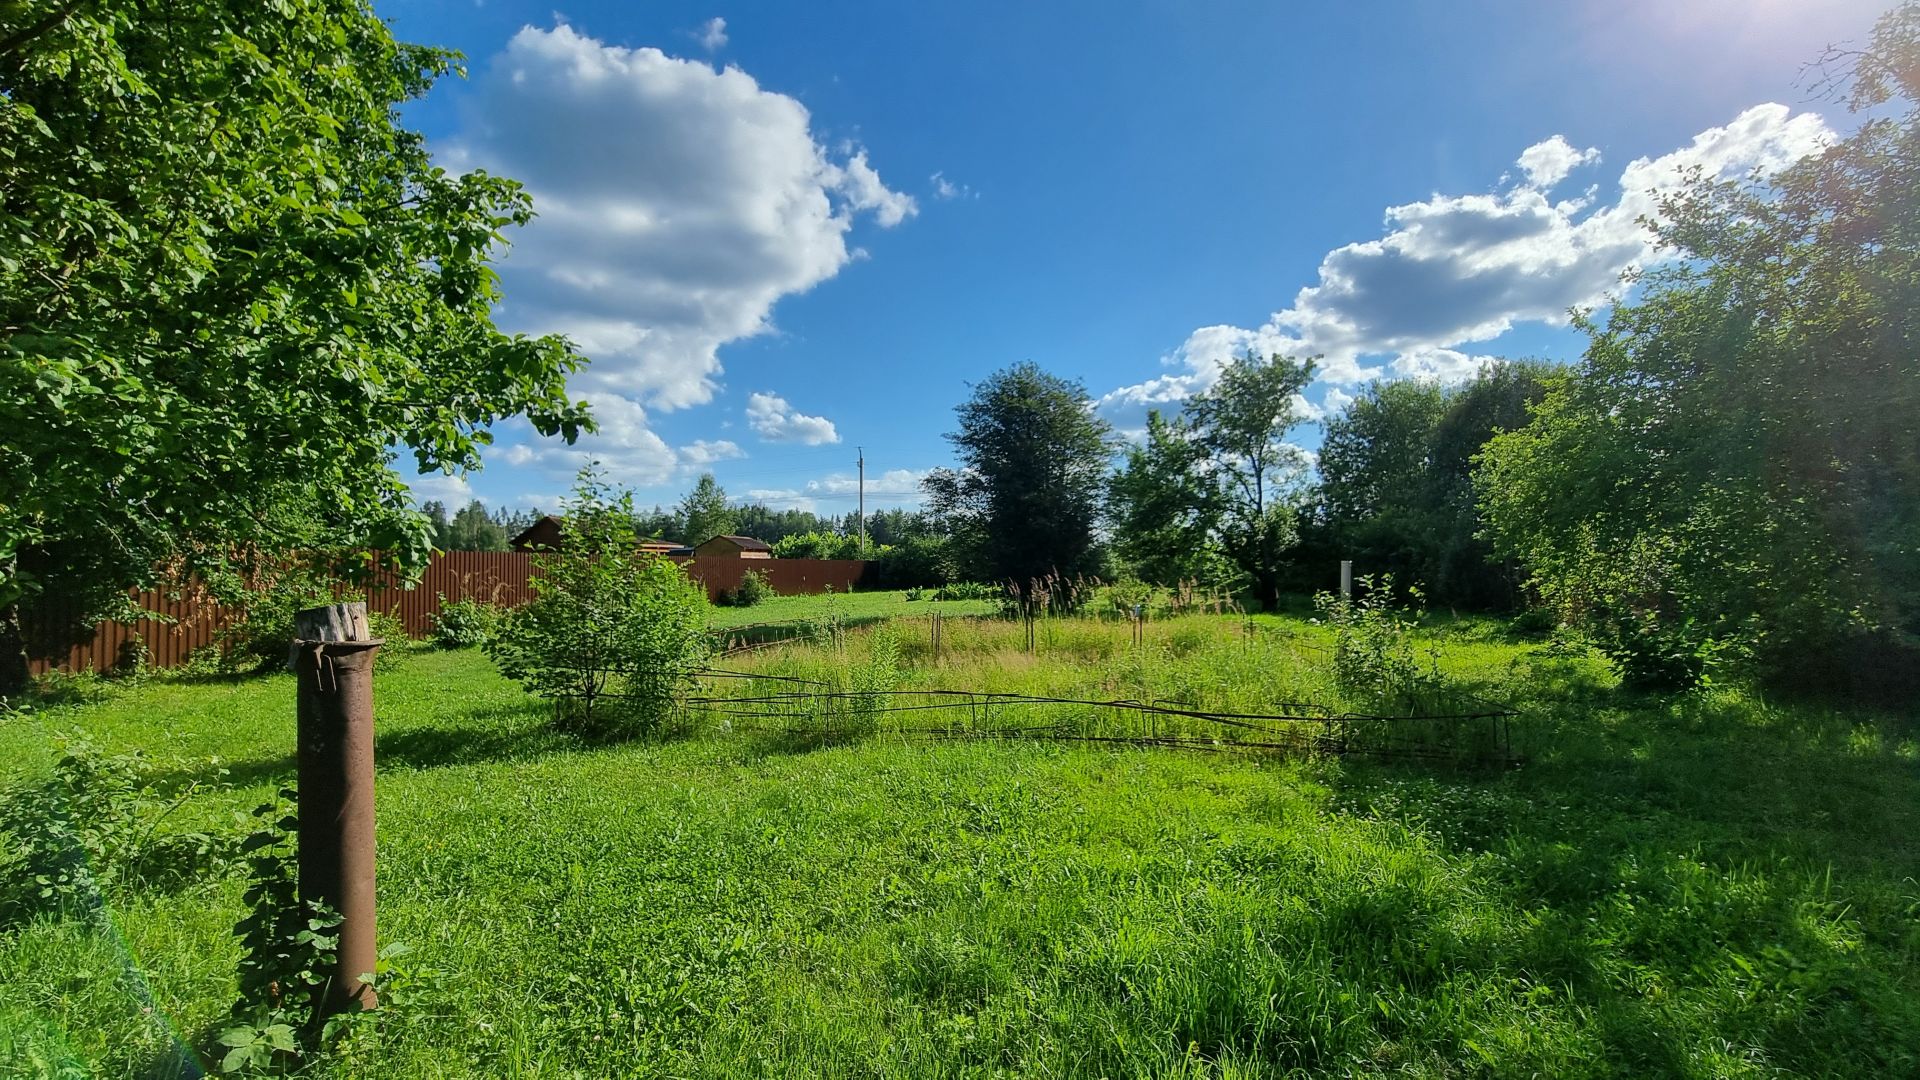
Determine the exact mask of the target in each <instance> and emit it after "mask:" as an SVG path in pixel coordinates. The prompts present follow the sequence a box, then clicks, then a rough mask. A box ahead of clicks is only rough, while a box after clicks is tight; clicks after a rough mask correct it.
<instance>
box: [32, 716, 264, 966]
mask: <svg viewBox="0 0 1920 1080" xmlns="http://www.w3.org/2000/svg"><path fill="white" fill-rule="evenodd" d="M52 745H53V748H54V749H55V751H56V752H57V754H58V757H57V758H55V760H54V761H53V764H52V768H51V775H50V776H48V777H47V778H46V779H44V780H41V781H38V782H30V781H23V780H18V779H16V780H15V782H14V786H12V787H9V788H7V789H5V790H0V934H4V933H5V932H7V931H8V930H9V929H10V928H13V927H16V926H18V925H19V924H21V923H23V922H26V921H28V920H30V919H32V918H35V917H37V916H56V917H66V918H77V919H89V920H90V919H95V918H99V917H101V916H102V914H103V913H104V911H105V910H106V907H105V905H106V904H107V902H108V901H109V900H110V899H111V898H112V895H113V894H115V893H119V892H120V891H121V890H128V889H132V888H135V887H143V888H147V889H164V888H167V887H169V886H170V885H171V884H173V883H176V882H178V881H182V880H186V879H190V878H192V877H193V876H194V875H195V874H198V873H201V872H204V871H206V870H208V869H209V868H212V867H216V866H218V865H220V864H221V863H222V862H223V861H224V860H225V859H226V858H227V857H228V856H229V855H230V853H231V848H232V845H231V843H230V842H229V841H227V840H225V839H223V838H221V837H220V836H217V835H214V834H211V833H207V832H199V831H193V830H187V829H169V830H162V828H161V827H162V825H164V824H165V823H166V822H167V820H168V818H170V817H171V816H172V815H173V814H174V812H175V811H177V810H179V809H180V807H181V806H182V804H184V803H185V802H187V801H188V800H189V799H191V798H192V797H193V796H194V795H195V794H197V793H199V792H200V790H201V788H202V787H203V786H207V787H217V786H218V784H219V777H218V776H215V777H212V778H210V779H209V780H208V781H207V782H206V784H204V785H203V784H201V783H193V784H188V785H186V786H185V788H184V789H183V790H181V791H179V792H177V793H176V792H170V791H163V790H161V789H160V787H159V786H158V785H157V784H156V783H155V781H154V779H153V777H152V775H151V772H152V770H151V768H150V767H149V765H148V763H147V761H146V760H145V759H144V757H143V756H142V754H141V753H140V751H138V750H133V751H129V752H125V753H114V754H108V753H103V752H102V751H101V750H100V749H99V748H98V747H97V746H95V745H94V744H93V743H92V742H91V741H89V740H88V739H87V738H86V737H85V736H84V735H81V734H79V733H68V734H61V735H56V736H55V737H54V739H53V740H52Z"/></svg>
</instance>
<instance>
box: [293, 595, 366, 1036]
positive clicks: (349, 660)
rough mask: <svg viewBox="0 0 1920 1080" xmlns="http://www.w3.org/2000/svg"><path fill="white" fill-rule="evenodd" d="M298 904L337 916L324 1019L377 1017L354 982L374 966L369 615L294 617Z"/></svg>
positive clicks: (359, 608) (346, 612)
mask: <svg viewBox="0 0 1920 1080" xmlns="http://www.w3.org/2000/svg"><path fill="white" fill-rule="evenodd" d="M293 620H294V638H295V640H294V643H293V656H292V662H293V670H294V674H295V676H296V677H297V678H298V680H299V697H298V713H297V715H298V717H299V727H298V730H297V734H296V739H297V742H298V746H297V753H296V761H297V763H298V767H299V774H300V794H299V804H298V817H299V822H300V899H301V901H302V902H306V903H323V904H326V905H327V906H328V907H331V908H333V909H334V910H335V911H337V912H339V914H340V944H339V949H338V951H337V952H336V954H335V963H334V970H333V971H332V972H331V973H330V975H331V978H330V979H329V981H328V986H327V994H326V997H325V999H324V1000H323V1001H322V1002H321V1005H320V1010H321V1013H322V1015H330V1014H333V1013H337V1012H347V1011H351V1010H359V1009H371V1008H374V1007H375V1006H376V1005H377V1004H378V1001H377V999H376V998H375V997H374V992H373V987H371V986H369V985H367V984H366V982H364V981H363V980H362V979H361V976H363V975H367V974H369V973H371V972H372V971H373V966H374V962H375V960H376V958H377V950H376V946H375V944H374V929H373V927H374V914H373V859H374V838H373V658H374V656H375V655H376V654H378V653H379V651H380V646H381V644H382V642H381V641H380V640H379V639H378V638H375V637H374V636H373V635H372V634H371V633H370V632H369V630H368V626H367V605H365V604H363V603H351V604H330V605H328V606H326V607H319V608H310V609H308V610H306V611H302V612H298V613H296V614H295V615H294V617H293Z"/></svg>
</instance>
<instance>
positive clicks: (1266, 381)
mask: <svg viewBox="0 0 1920 1080" xmlns="http://www.w3.org/2000/svg"><path fill="white" fill-rule="evenodd" d="M1313 372H1314V362H1313V361H1312V360H1295V359H1293V358H1291V357H1286V356H1279V355H1275V356H1272V357H1269V358H1268V359H1265V360H1262V359H1261V358H1260V357H1258V356H1256V355H1255V354H1254V353H1253V351H1252V350H1248V351H1247V352H1246V353H1245V354H1244V355H1242V356H1240V357H1238V358H1236V359H1235V360H1234V361H1233V362H1232V363H1231V364H1228V365H1227V367H1226V369H1225V370H1224V371H1222V372H1221V373H1220V379H1219V381H1217V382H1215V383H1214V384H1213V386H1211V387H1209V388H1208V389H1207V390H1206V391H1205V392H1203V393H1200V394H1196V395H1195V396H1194V397H1193V399H1192V400H1190V401H1189V402H1188V403H1187V410H1186V411H1187V417H1188V420H1189V422H1190V423H1191V424H1192V425H1193V431H1194V435H1195V438H1196V439H1197V441H1198V443H1199V445H1201V446H1203V447H1205V448H1206V449H1207V451H1208V453H1209V454H1210V455H1211V457H1212V460H1211V463H1210V466H1211V468H1210V472H1209V476H1210V477H1211V479H1212V481H1213V484H1214V485H1215V487H1216V490H1217V491H1218V492H1219V495H1218V497H1219V499H1220V506H1221V522H1220V526H1219V539H1220V547H1221V549H1222V550H1224V551H1225V552H1226V553H1227V556H1228V557H1229V558H1231V559H1232V560H1233V562H1234V563H1235V565H1237V566H1238V567H1239V568H1240V570H1241V571H1242V572H1243V573H1244V574H1246V576H1247V578H1248V580H1249V581H1251V583H1252V586H1253V593H1254V596H1255V597H1256V598H1257V599H1258V600H1259V602H1260V603H1261V604H1263V605H1265V606H1267V607H1272V606H1273V605H1275V604H1276V603H1278V602H1279V599H1280V574H1281V559H1282V558H1283V557H1284V555H1285V553H1286V550H1287V548H1289V547H1291V546H1292V545H1293V542H1294V540H1295V538H1296V536H1297V533H1296V531H1295V525H1294V512H1295V505H1294V503H1295V501H1296V500H1297V498H1298V496H1299V494H1300V488H1301V480H1302V478H1303V477H1304V476H1305V473H1306V463H1305V461H1304V460H1303V458H1302V455H1301V454H1300V451H1299V450H1298V449H1296V448H1295V447H1293V446H1292V445H1291V444H1289V443H1288V442H1287V441H1286V435H1287V432H1288V431H1290V430H1292V429H1293V427H1294V426H1295V425H1296V424H1298V423H1299V422H1300V416H1299V414H1298V413H1297V411H1296V409H1295V404H1294V402H1295V399H1296V398H1297V397H1298V396H1299V393H1300V391H1301V390H1302V389H1303V388H1305V386H1306V385H1307V383H1309V382H1311V381H1312V380H1313Z"/></svg>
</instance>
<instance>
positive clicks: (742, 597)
mask: <svg viewBox="0 0 1920 1080" xmlns="http://www.w3.org/2000/svg"><path fill="white" fill-rule="evenodd" d="M778 595H780V594H779V593H777V592H775V591H774V590H773V586H772V585H771V584H770V583H769V582H768V581H767V578H766V575H765V574H762V573H761V572H760V571H758V570H749V571H747V572H746V574H744V575H742V577H741V578H740V584H739V585H736V586H734V587H733V588H731V589H728V590H726V591H725V592H722V593H721V594H720V603H722V604H724V605H726V606H728V607H752V606H754V605H755V604H758V603H759V602H760V601H762V600H766V599H768V598H770V597H774V596H778Z"/></svg>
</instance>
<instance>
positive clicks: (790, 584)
mask: <svg viewBox="0 0 1920 1080" xmlns="http://www.w3.org/2000/svg"><path fill="white" fill-rule="evenodd" d="M535 558H537V556H535V555H533V554H530V553H528V552H524V551H446V552H440V553H438V554H436V555H434V557H433V560H432V561H431V562H430V563H428V564H427V569H426V572H425V573H424V574H423V575H422V576H421V579H420V581H419V583H418V584H416V585H415V586H414V587H413V588H411V589H407V588H402V587H400V586H399V584H398V583H397V582H395V581H393V580H391V579H388V580H376V581H375V582H374V583H372V584H370V585H368V586H367V589H366V600H367V607H368V608H369V609H370V610H373V611H383V612H387V613H389V614H392V615H396V616H398V617H399V619H400V622H401V624H402V625H404V626H405V627H406V628H407V633H408V634H410V635H415V636H418V635H421V634H426V633H428V632H429V631H431V630H432V629H433V617H434V615H436V614H437V613H438V612H439V611H440V601H441V599H442V598H443V597H444V598H445V599H447V600H464V599H475V600H483V601H485V602H487V603H489V604H497V605H500V606H502V607H512V606H514V605H517V604H523V603H526V602H527V601H528V600H529V599H531V598H532V595H533V594H532V591H531V589H530V588H529V586H528V581H529V579H530V578H531V577H532V575H533V567H534V559H535ZM675 561H676V562H678V563H679V564H680V565H681V567H682V568H683V569H684V570H686V572H687V573H688V575H690V576H691V577H692V578H693V579H694V580H696V581H699V582H701V583H702V584H704V585H705V586H706V589H707V596H708V598H709V599H712V598H714V597H717V596H719V595H720V593H721V592H723V591H725V590H728V589H732V588H734V587H736V586H738V585H739V584H740V579H741V578H742V577H744V576H745V575H746V573H747V571H749V570H755V571H759V572H760V573H761V574H762V575H764V576H765V577H766V578H767V582H768V584H770V585H772V586H773V589H774V591H775V592H778V593H781V594H786V595H792V594H806V593H820V592H825V591H827V589H828V588H832V589H833V591H835V592H852V591H853V590H854V589H855V588H859V587H867V586H871V585H873V584H874V581H875V578H874V564H873V563H871V562H868V561H864V560H860V559H737V558H730V557H720V556H699V557H696V558H692V559H676V560H675ZM130 595H131V596H132V598H133V602H134V603H135V604H136V605H138V606H139V607H140V608H141V609H142V610H145V611H149V612H153V613H154V614H155V615H157V616H159V618H154V619H141V620H139V621H137V622H133V623H117V622H103V623H100V624H99V625H98V626H96V627H94V630H93V637H92V638H91V639H90V640H86V641H82V642H81V643H79V644H77V645H73V646H72V647H70V648H67V649H66V651H65V652H64V653H62V652H60V651H59V650H58V649H57V648H48V647H45V646H42V647H39V648H37V649H35V650H34V651H35V652H36V654H37V655H34V656H32V657H31V658H30V660H31V665H32V670H33V671H34V672H35V673H36V674H38V673H40V672H44V671H48V670H51V669H54V668H63V669H65V670H67V671H85V670H88V669H91V670H94V671H106V670H109V669H111V668H113V667H114V666H115V665H116V664H117V663H119V662H120V660H121V658H122V657H123V656H126V655H127V653H128V651H129V650H134V649H137V646H135V645H133V644H132V643H133V642H134V641H136V640H137V641H142V642H145V644H146V652H147V663H149V664H151V665H152V666H154V667H162V668H166V667H178V666H179V665H181V664H183V663H185V662H186V659H187V657H188V656H189V655H191V654H192V653H193V652H194V650H196V649H201V648H205V647H206V646H208V645H212V644H214V643H215V642H216V641H217V640H218V637H219V634H220V631H221V630H222V629H224V628H225V627H226V626H227V625H228V624H230V623H231V622H232V621H234V619H235V618H237V612H236V611H235V610H234V609H232V608H229V607H226V606H224V605H221V604H218V603H215V602H214V601H213V599H212V598H211V597H208V596H206V595H205V594H203V593H200V592H198V591H197V590H195V589H188V590H186V591H184V592H183V593H182V594H181V595H180V596H179V597H177V598H174V597H169V596H168V595H167V594H166V593H164V592H161V591H159V590H153V589H146V590H136V591H134V592H133V593H131V594H130ZM65 614H66V613H63V612H61V611H59V610H58V609H57V607H49V608H47V609H43V610H42V612H41V617H40V618H39V619H37V620H36V623H37V624H38V625H37V626H36V627H33V628H29V634H28V636H29V638H31V639H36V640H39V641H45V640H52V639H57V638H59V637H60V636H62V635H60V634H59V633H58V632H57V627H59V626H60V625H61V624H62V623H63V621H64V622H67V623H70V622H71V621H72V620H71V619H70V618H67V619H64V620H63V615H65Z"/></svg>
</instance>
